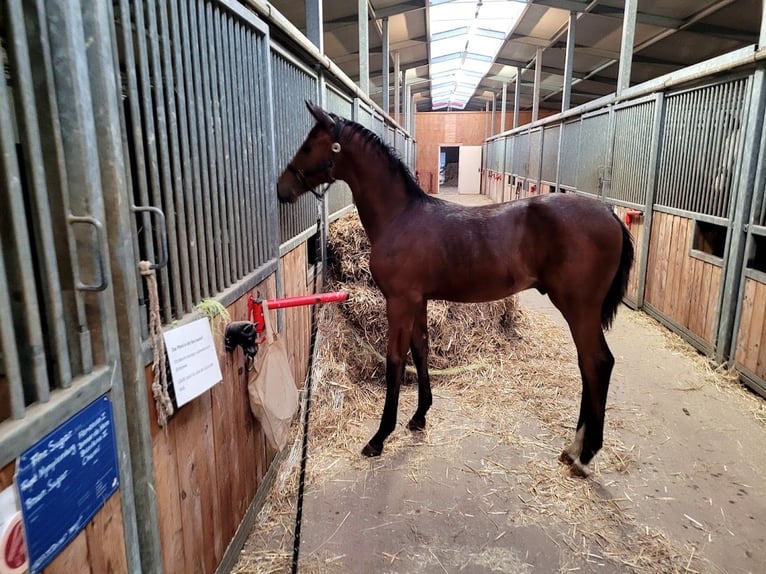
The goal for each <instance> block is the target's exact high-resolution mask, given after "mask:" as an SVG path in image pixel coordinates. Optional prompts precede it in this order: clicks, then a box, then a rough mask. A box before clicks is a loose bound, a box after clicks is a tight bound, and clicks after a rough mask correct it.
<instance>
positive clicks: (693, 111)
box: [671, 90, 701, 211]
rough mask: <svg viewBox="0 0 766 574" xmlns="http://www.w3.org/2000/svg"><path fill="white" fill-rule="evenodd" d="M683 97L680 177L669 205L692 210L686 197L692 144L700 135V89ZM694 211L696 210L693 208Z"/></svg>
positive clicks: (691, 168) (692, 163)
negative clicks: (698, 122) (698, 127)
mask: <svg viewBox="0 0 766 574" xmlns="http://www.w3.org/2000/svg"><path fill="white" fill-rule="evenodd" d="M681 97H682V98H684V99H683V100H682V101H683V102H684V103H685V104H686V108H685V110H684V111H685V114H684V116H685V118H686V120H687V124H686V129H684V130H681V131H680V132H678V135H680V138H681V145H682V147H681V157H680V158H678V159H680V160H681V177H680V181H679V185H677V186H674V187H673V189H672V190H671V191H672V193H673V196H672V203H671V205H672V206H673V207H677V208H678V209H685V210H689V211H692V210H693V209H691V208H690V207H689V203H690V201H689V199H687V196H688V190H689V189H690V187H689V184H690V182H691V179H692V175H693V171H692V170H693V169H694V162H693V158H694V150H693V148H694V144H696V141H697V138H698V137H699V136H700V135H701V134H700V133H699V130H698V129H697V120H698V118H699V116H700V115H701V112H700V91H699V90H694V91H693V92H692V93H691V94H690V99H691V101H689V98H686V97H685V96H681ZM698 198H699V194H697V197H696V198H690V199H695V200H696V199H698ZM695 211H696V210H695Z"/></svg>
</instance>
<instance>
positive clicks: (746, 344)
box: [734, 277, 766, 379]
mask: <svg viewBox="0 0 766 574" xmlns="http://www.w3.org/2000/svg"><path fill="white" fill-rule="evenodd" d="M765 323H766V284H763V283H761V282H760V281H756V280H755V279H752V278H749V277H748V278H746V279H745V296H744V298H743V300H742V312H741V314H740V319H739V330H738V331H737V348H736V349H735V351H734V359H735V361H736V362H737V363H739V364H740V365H742V366H743V367H745V368H746V369H747V370H749V371H750V372H751V373H753V374H755V375H757V376H758V377H760V378H762V379H766V329H764V326H765Z"/></svg>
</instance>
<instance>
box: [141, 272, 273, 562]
mask: <svg viewBox="0 0 766 574" xmlns="http://www.w3.org/2000/svg"><path fill="white" fill-rule="evenodd" d="M256 291H257V292H260V294H261V296H262V297H264V298H273V297H274V296H275V280H274V277H273V276H272V277H270V278H269V279H268V280H267V281H265V282H263V283H261V284H260V285H258V287H256V288H255V289H254V290H253V293H255V292H256ZM249 297H250V293H248V294H247V295H244V296H242V297H240V298H239V299H238V300H237V301H235V302H234V303H233V304H232V305H230V306H229V308H228V309H227V310H228V312H229V315H230V317H231V320H232V321H244V320H247V300H248V298H249ZM272 318H273V319H275V315H274V314H273V315H272ZM221 327H222V325H221ZM213 339H214V342H215V346H216V350H217V351H218V359H219V363H220V365H221V373H222V375H223V380H222V382H221V383H219V384H217V385H215V386H213V387H212V388H211V389H210V390H209V391H207V392H206V393H204V394H203V395H201V396H200V397H197V398H196V399H194V400H193V401H191V402H190V403H188V404H186V405H184V406H183V407H181V408H180V409H179V410H178V412H177V413H176V414H175V415H174V416H173V417H172V418H171V419H170V421H169V422H168V424H167V426H166V427H165V428H160V427H159V425H158V424H157V422H156V421H157V416H156V410H155V406H154V401H153V399H151V396H152V393H151V385H152V383H153V380H154V377H153V374H152V370H151V366H148V367H147V369H146V381H147V386H148V393H149V397H150V405H149V408H150V413H151V415H150V417H151V418H152V455H153V461H154V481H155V488H156V493H157V508H158V515H159V517H158V518H159V530H160V544H161V554H162V566H163V571H164V572H165V573H166V574H168V573H174V572H176V573H178V574H186V573H195V572H200V573H204V574H208V573H211V572H214V571H215V569H216V567H217V566H218V564H219V563H220V562H221V559H222V558H223V555H224V553H225V551H226V546H227V545H228V543H229V541H230V540H231V539H232V538H233V536H234V533H235V532H236V529H237V527H238V526H239V524H240V522H241V521H242V519H243V517H244V516H245V513H246V511H247V508H248V507H249V505H250V503H251V501H252V500H253V498H254V497H255V493H256V491H257V490H258V486H259V485H260V484H261V482H262V479H263V477H264V475H265V474H266V472H267V470H268V467H269V464H270V462H271V460H272V459H273V456H274V453H273V452H268V451H267V448H266V440H265V437H264V435H263V432H262V431H261V429H260V426H259V424H258V422H257V421H256V420H255V419H254V417H253V415H252V414H251V412H250V403H249V398H248V394H247V373H246V372H245V369H244V359H243V357H242V351H241V349H239V348H238V349H237V350H236V351H235V352H234V353H231V354H229V353H226V351H225V350H224V348H223V331H222V330H221V329H217V328H214V329H213Z"/></svg>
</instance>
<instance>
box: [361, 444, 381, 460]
mask: <svg viewBox="0 0 766 574" xmlns="http://www.w3.org/2000/svg"><path fill="white" fill-rule="evenodd" d="M382 452H383V446H382V445H381V446H380V447H377V446H373V445H372V443H369V442H368V443H367V444H366V445H365V447H364V448H363V449H362V454H363V455H364V456H367V457H373V456H380V453H382Z"/></svg>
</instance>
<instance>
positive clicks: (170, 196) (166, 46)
mask: <svg viewBox="0 0 766 574" xmlns="http://www.w3.org/2000/svg"><path fill="white" fill-rule="evenodd" d="M158 4H159V27H160V38H159V40H160V42H161V47H160V49H161V60H160V62H161V66H162V68H161V69H164V73H163V74H162V77H163V79H164V82H165V83H164V86H163V85H162V84H161V83H160V85H159V88H158V93H157V98H158V99H159V101H160V103H159V105H158V107H162V108H163V109H162V111H161V112H160V113H159V114H158V118H164V123H165V126H164V127H163V126H158V127H159V128H160V129H159V145H160V149H161V150H162V151H163V152H165V153H164V157H163V160H162V181H163V182H164V189H163V192H164V193H163V201H164V203H163V205H164V207H165V212H166V213H167V214H168V217H166V224H167V228H168V260H169V264H170V269H169V270H168V278H169V280H170V286H171V289H172V292H173V304H174V308H175V309H176V314H177V316H179V317H180V316H181V315H183V309H184V308H185V307H186V306H187V305H188V302H189V301H190V300H191V281H189V277H190V276H191V273H190V263H189V256H188V250H187V249H186V246H188V245H189V240H188V237H187V234H186V231H187V230H186V209H185V205H184V199H183V182H182V173H181V151H180V144H179V141H178V114H177V113H176V99H175V95H174V94H175V80H174V77H175V74H174V66H173V59H174V51H173V46H175V47H176V48H177V46H178V44H177V42H174V41H172V40H171V29H170V23H169V20H168V9H167V2H159V3H158ZM165 94H168V95H167V97H165ZM165 112H167V114H165ZM158 124H159V120H158ZM168 154H169V157H168ZM182 278H183V281H182V280H181V279H182Z"/></svg>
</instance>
